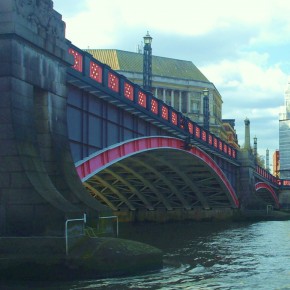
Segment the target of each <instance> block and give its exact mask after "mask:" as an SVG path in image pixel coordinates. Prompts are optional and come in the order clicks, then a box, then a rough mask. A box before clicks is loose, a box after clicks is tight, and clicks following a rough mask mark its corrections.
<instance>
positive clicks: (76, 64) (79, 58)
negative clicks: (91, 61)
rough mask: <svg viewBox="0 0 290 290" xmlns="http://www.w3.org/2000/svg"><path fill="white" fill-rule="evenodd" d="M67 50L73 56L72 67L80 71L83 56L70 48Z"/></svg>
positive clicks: (81, 69)
mask: <svg viewBox="0 0 290 290" xmlns="http://www.w3.org/2000/svg"><path fill="white" fill-rule="evenodd" d="M68 52H69V54H71V55H72V56H73V57H74V65H73V68H74V69H75V70H77V71H79V72H82V71H83V56H82V55H81V54H80V53H78V52H77V51H76V50H74V49H72V48H70V49H69V50H68Z"/></svg>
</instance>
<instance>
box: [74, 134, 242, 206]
mask: <svg viewBox="0 0 290 290" xmlns="http://www.w3.org/2000/svg"><path fill="white" fill-rule="evenodd" d="M183 148H184V141H183V140H181V139H177V138H172V137H160V136H158V137H144V138H138V139H134V140H130V141H127V142H123V143H120V144H117V145H115V146H111V147H109V148H107V149H105V150H102V151H100V152H97V153H95V154H93V155H91V156H90V157H88V158H86V159H85V160H82V161H80V162H78V163H77V164H76V169H77V172H78V174H79V177H80V178H81V180H82V182H83V183H84V185H85V186H86V188H87V189H88V190H89V191H90V192H91V194H92V195H93V196H95V197H96V198H98V199H99V200H101V201H102V202H104V203H106V204H107V205H108V206H110V207H111V208H112V209H113V210H120V209H122V208H129V209H130V210H135V209H138V208H146V209H148V210H154V209H157V208H164V209H166V210H172V209H175V208H184V209H187V210H189V209H191V208H194V207H202V208H205V209H209V208H213V207H233V208H237V207H239V201H238V198H237V196H236V194H235V191H234V189H233V188H232V186H231V184H230V183H229V181H228V179H227V177H226V176H225V174H224V173H223V171H222V170H221V169H220V167H219V166H218V165H217V164H216V163H215V161H214V160H213V159H212V158H211V157H210V156H209V155H208V154H206V153H205V152H204V151H202V150H201V149H199V148H198V147H192V148H190V149H189V150H184V149H183Z"/></svg>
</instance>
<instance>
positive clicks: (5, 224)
mask: <svg viewBox="0 0 290 290" xmlns="http://www.w3.org/2000/svg"><path fill="white" fill-rule="evenodd" d="M67 51H68V47H67V40H66V39H65V24H64V22H63V21H62V19H61V15H60V14H59V13H57V12H56V11H54V10H53V3H52V1H51V0H45V1H21V0H5V1H1V2H0V92H1V94H0V236H2V237H3V236H32V235H33V236H43V235H44V236H45V235H63V233H64V226H65V221H66V219H69V218H81V217H82V216H83V214H84V213H86V214H88V216H91V217H92V218H93V217H94V216H95V217H96V216H97V215H98V212H99V211H100V210H105V209H104V207H103V206H101V205H100V204H99V203H98V202H97V201H96V200H95V199H94V198H92V197H91V196H90V195H88V194H87V192H86V191H84V189H83V186H82V184H81V182H80V180H79V178H78V176H77V173H76V171H75V166H74V163H73V161H72V158H71V154H70V149H69V143H68V138H67V120H66V69H67V67H68V66H70V65H71V63H72V59H69V54H68V53H67Z"/></svg>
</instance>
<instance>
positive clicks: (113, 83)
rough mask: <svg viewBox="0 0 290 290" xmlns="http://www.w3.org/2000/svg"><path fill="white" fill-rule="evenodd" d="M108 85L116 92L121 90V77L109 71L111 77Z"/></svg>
mask: <svg viewBox="0 0 290 290" xmlns="http://www.w3.org/2000/svg"><path fill="white" fill-rule="evenodd" d="M108 87H109V88H110V89H111V90H112V91H115V92H119V78H118V77H117V76H116V75H114V74H112V73H109V77H108Z"/></svg>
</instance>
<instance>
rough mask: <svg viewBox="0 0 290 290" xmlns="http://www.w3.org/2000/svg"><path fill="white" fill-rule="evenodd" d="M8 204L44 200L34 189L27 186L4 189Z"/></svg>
mask: <svg viewBox="0 0 290 290" xmlns="http://www.w3.org/2000/svg"><path fill="white" fill-rule="evenodd" d="M6 194H7V203H8V204H14V205H16V204H19V205H21V204H25V203H27V204H34V205H37V204H43V203H44V202H45V201H44V200H43V198H42V197H41V196H40V194H38V193H37V192H36V191H35V190H33V189H31V188H30V189H29V188H9V189H7V190H6Z"/></svg>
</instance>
